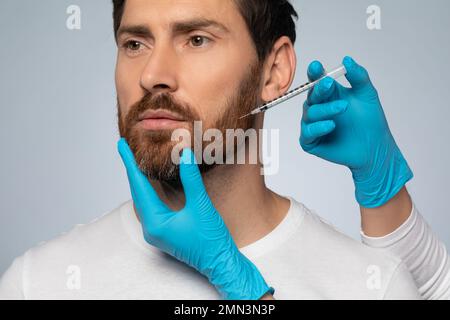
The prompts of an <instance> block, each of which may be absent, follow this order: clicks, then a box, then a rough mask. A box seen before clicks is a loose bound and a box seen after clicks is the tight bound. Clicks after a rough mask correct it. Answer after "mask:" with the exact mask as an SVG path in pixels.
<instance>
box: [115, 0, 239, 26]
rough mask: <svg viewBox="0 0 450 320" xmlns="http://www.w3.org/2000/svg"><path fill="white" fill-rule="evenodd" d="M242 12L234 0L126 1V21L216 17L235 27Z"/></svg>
mask: <svg viewBox="0 0 450 320" xmlns="http://www.w3.org/2000/svg"><path fill="white" fill-rule="evenodd" d="M239 17H240V14H239V11H238V9H237V7H236V5H235V3H234V0H126V5H125V10H124V13H123V16H122V24H144V23H151V22H154V23H157V24H165V26H166V27H169V26H170V25H171V24H173V22H175V21H185V20H189V19H192V18H193V19H195V18H204V19H209V20H214V21H217V22H220V23H221V24H223V25H225V26H226V27H227V28H232V27H233V25H235V23H236V20H237V19H239Z"/></svg>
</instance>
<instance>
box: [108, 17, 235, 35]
mask: <svg viewBox="0 0 450 320" xmlns="http://www.w3.org/2000/svg"><path fill="white" fill-rule="evenodd" d="M209 27H213V28H216V29H219V30H220V31H222V32H224V33H229V32H230V30H229V29H228V28H227V27H226V26H225V25H223V24H222V23H220V22H218V21H215V20H211V19H205V18H197V19H191V20H186V21H178V22H173V23H171V29H172V33H173V34H175V35H177V34H182V33H186V32H189V31H192V30H196V29H202V28H209ZM124 33H129V34H133V35H138V36H142V37H148V38H152V37H153V33H152V31H151V30H150V29H149V28H148V27H147V26H146V25H128V26H127V25H125V26H120V27H119V30H117V38H118V37H119V36H120V35H122V34H124Z"/></svg>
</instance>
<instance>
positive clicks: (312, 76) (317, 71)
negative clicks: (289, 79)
mask: <svg viewBox="0 0 450 320" xmlns="http://www.w3.org/2000/svg"><path fill="white" fill-rule="evenodd" d="M324 73H325V69H324V67H323V65H322V63H321V62H320V61H317V60H314V61H313V62H311V63H310V64H309V66H308V79H309V81H316V80H317V79H320V78H321V77H322V76H323V75H324Z"/></svg>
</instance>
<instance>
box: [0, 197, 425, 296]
mask: <svg viewBox="0 0 450 320" xmlns="http://www.w3.org/2000/svg"><path fill="white" fill-rule="evenodd" d="M290 201H291V205H290V208H289V211H288V213H287V215H286V216H285V218H284V219H283V221H282V222H281V223H280V224H279V225H278V226H277V227H276V228H275V229H274V230H272V231H271V232H270V233H269V234H267V235H266V236H264V237H263V238H261V239H259V240H257V241H256V242H254V243H252V244H250V245H248V246H246V247H243V248H240V251H241V252H242V253H243V254H244V255H245V256H247V257H248V258H249V259H250V260H251V261H253V263H254V264H255V265H256V266H257V267H258V269H259V270H260V271H261V273H262V275H263V276H264V278H265V279H266V281H267V283H268V284H269V285H271V286H273V287H274V288H275V290H276V291H275V295H274V296H275V298H276V299H421V296H420V294H419V292H418V289H417V287H416V284H415V282H414V280H413V278H412V277H411V274H410V273H409V272H408V270H407V269H406V267H405V265H404V264H403V263H402V261H401V260H400V259H399V258H397V257H395V256H394V255H392V254H390V253H389V252H388V251H387V250H384V249H376V248H370V247H368V246H366V245H364V244H362V243H360V242H358V241H355V240H354V239H351V238H349V237H347V236H346V235H344V234H342V233H340V232H338V231H336V230H335V229H334V228H333V227H332V226H330V225H329V224H327V223H326V222H324V221H323V220H321V219H320V217H319V216H318V215H317V214H316V213H314V212H312V211H310V210H309V209H308V208H307V207H306V206H304V205H303V204H301V203H300V202H297V201H295V200H294V199H292V198H290ZM0 298H3V299H51V298H55V299H219V298H220V297H219V295H218V293H217V291H216V290H215V288H214V287H213V286H212V285H211V284H210V283H209V282H208V280H207V279H206V278H205V277H203V276H201V275H200V274H199V273H198V272H197V271H195V270H194V269H192V268H190V267H188V266H186V265H185V264H183V263H181V262H179V261H177V260H176V259H174V258H172V257H170V256H168V255H166V254H163V253H162V252H160V251H159V250H158V249H156V248H154V247H152V246H150V245H149V244H147V243H146V242H145V240H144V238H143V235H142V229H141V225H140V223H139V221H138V220H137V218H136V215H135V212H134V209H133V205H132V202H131V201H129V202H127V203H125V204H124V205H122V206H121V207H119V208H117V209H116V210H113V211H112V212H110V213H108V214H105V215H103V216H102V217H100V218H99V219H97V220H95V221H93V222H91V223H89V224H86V225H78V226H76V227H75V228H74V229H72V230H71V231H70V232H68V233H66V234H63V235H61V236H59V237H57V238H55V239H53V240H51V241H48V242H46V243H43V244H41V245H39V246H37V247H35V248H32V249H30V250H28V251H27V252H26V253H25V254H24V255H23V256H21V257H18V258H16V259H15V260H14V262H13V264H12V266H11V267H10V268H9V269H8V270H7V272H6V273H5V274H4V276H3V278H2V279H1V281H0Z"/></svg>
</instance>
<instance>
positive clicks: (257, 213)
mask: <svg viewBox="0 0 450 320" xmlns="http://www.w3.org/2000/svg"><path fill="white" fill-rule="evenodd" d="M260 168H261V167H260V165H255V164H253V165H251V164H242V165H239V164H236V165H220V166H216V167H214V168H213V169H211V170H210V171H208V172H206V173H204V174H203V182H204V185H205V188H206V191H207V192H208V195H209V197H210V199H211V201H212V203H213V204H214V207H215V208H216V209H217V211H218V212H219V213H220V215H221V217H222V218H223V220H224V222H225V224H226V225H227V228H228V230H229V231H230V233H231V236H232V237H233V240H234V241H235V243H236V245H237V246H238V248H242V247H245V246H247V245H249V244H251V243H253V242H255V241H257V240H259V239H261V238H263V237H264V236H265V235H267V234H268V233H270V232H271V231H272V230H273V229H274V228H275V227H276V226H277V225H278V224H280V222H281V221H282V220H283V219H284V217H285V216H286V214H287V212H288V210H289V206H290V202H289V200H288V199H286V198H284V197H281V196H279V195H278V194H276V193H274V192H273V191H271V190H270V189H268V188H267V187H266V185H265V182H264V176H263V175H261V174H260ZM151 183H152V185H153V187H154V189H155V191H156V192H157V193H158V195H159V197H160V198H161V200H162V201H163V202H164V203H166V205H167V206H168V207H169V208H171V209H172V210H176V211H178V210H180V209H182V208H183V206H184V202H185V198H184V192H183V190H182V189H179V188H174V187H173V186H171V185H169V184H167V183H164V182H159V181H152V182H151Z"/></svg>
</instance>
